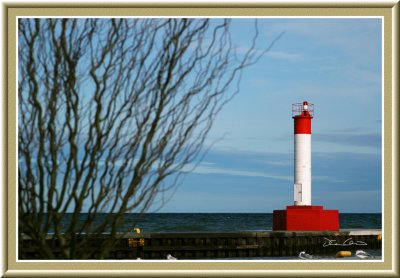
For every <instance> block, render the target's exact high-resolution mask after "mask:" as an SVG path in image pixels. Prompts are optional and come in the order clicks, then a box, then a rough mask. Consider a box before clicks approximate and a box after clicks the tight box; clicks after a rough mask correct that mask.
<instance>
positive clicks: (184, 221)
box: [63, 213, 382, 232]
mask: <svg viewBox="0 0 400 278" xmlns="http://www.w3.org/2000/svg"><path fill="white" fill-rule="evenodd" d="M70 217H71V215H69V214H67V215H65V217H64V218H63V225H64V228H66V227H67V225H68V223H69V219H70ZM104 217H107V214H99V215H98V216H97V221H98V222H101V220H102V219H103V218H104ZM85 218H86V214H81V219H82V220H83V219H85ZM339 218H340V228H341V229H381V228H382V215H381V214H380V213H340V215H339ZM133 227H139V228H141V229H143V231H144V232H236V231H259V230H272V213H146V214H143V215H138V214H135V213H130V214H125V215H124V217H123V219H122V221H121V224H120V225H119V227H118V230H119V231H121V232H124V231H128V230H130V229H132V228H133Z"/></svg>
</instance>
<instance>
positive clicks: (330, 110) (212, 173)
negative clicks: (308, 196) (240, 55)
mask: <svg viewBox="0 0 400 278" xmlns="http://www.w3.org/2000/svg"><path fill="white" fill-rule="evenodd" d="M258 24H259V31H260V35H259V43H258V46H257V47H258V49H259V50H260V51H262V49H263V48H266V47H268V45H269V44H270V43H271V42H272V41H273V40H274V38H276V37H278V36H279V34H281V33H282V32H284V34H283V36H282V37H281V38H280V39H279V40H278V41H277V42H276V43H275V44H274V46H273V48H272V49H271V50H270V51H269V52H268V53H266V54H265V55H263V56H262V57H261V59H260V60H259V61H258V63H257V64H256V65H253V66H252V67H250V68H247V69H246V70H245V71H244V73H243V75H242V79H241V84H240V92H239V94H238V95H237V96H236V97H235V98H234V99H233V100H232V101H230V102H229V103H228V104H227V105H226V106H225V107H224V108H223V109H222V111H221V112H220V114H219V115H218V117H217V119H216V121H215V123H214V126H213V128H212V130H211V131H210V134H209V136H208V140H207V142H206V147H207V148H208V149H209V150H208V151H207V153H206V155H205V156H204V157H203V159H202V161H201V162H200V163H199V165H198V166H197V168H196V169H195V170H193V171H192V172H188V173H187V174H186V175H185V177H184V179H183V181H182V182H181V184H180V185H179V186H178V187H176V188H175V190H174V191H170V192H168V193H167V196H163V197H164V198H167V199H169V202H167V203H166V204H165V205H164V206H163V207H162V208H161V209H159V204H160V201H159V200H158V201H156V202H155V204H154V206H153V207H152V208H151V209H150V211H149V212H207V213H208V212H209V213H211V212H231V213H241V212H243V213H244V212H250V213H270V212H272V211H273V210H274V209H284V208H285V207H286V206H287V205H292V204H293V167H294V165H293V119H292V117H291V116H292V114H291V106H292V103H298V102H302V101H305V100H306V101H308V102H310V103H313V104H314V105H315V115H314V119H313V122H312V132H313V134H312V203H313V205H323V206H324V207H325V208H326V209H338V210H339V211H340V212H344V213H346V212H348V213H349V212H360V213H379V212H381V207H382V200H381V199H382V195H381V191H382V190H381V188H382V166H381V165H382V148H381V142H382V78H381V77H382V67H381V64H382V47H381V44H382V38H381V37H382V30H381V19H379V18H268V19H267V18H263V19H259V22H258ZM253 27H254V22H253V21H252V20H249V19H235V20H233V22H232V29H231V31H232V38H233V40H234V41H235V42H236V46H237V49H238V51H242V50H245V48H246V46H245V44H244V43H245V42H246V41H248V40H249V39H250V38H251V37H250V36H251V34H252V30H253ZM188 168H189V167H188Z"/></svg>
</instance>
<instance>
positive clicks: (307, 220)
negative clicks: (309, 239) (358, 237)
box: [272, 206, 339, 231]
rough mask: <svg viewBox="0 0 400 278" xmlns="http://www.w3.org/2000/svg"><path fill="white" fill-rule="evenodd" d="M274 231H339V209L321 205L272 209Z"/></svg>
mask: <svg viewBox="0 0 400 278" xmlns="http://www.w3.org/2000/svg"><path fill="white" fill-rule="evenodd" d="M272 229H273V230H274V231H276V230H282V231H339V211H338V210H324V208H323V206H287V207H286V210H274V218H273V227H272Z"/></svg>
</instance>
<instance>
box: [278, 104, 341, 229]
mask: <svg viewBox="0 0 400 278" xmlns="http://www.w3.org/2000/svg"><path fill="white" fill-rule="evenodd" d="M313 117H314V104H310V103H308V102H307V101H304V102H303V103H295V104H292V118H293V120H294V205H291V206H286V209H285V210H274V213H273V224H272V229H273V230H274V231H279V230H281V231H339V211H338V210H326V209H324V207H323V206H316V205H311V120H312V118H313Z"/></svg>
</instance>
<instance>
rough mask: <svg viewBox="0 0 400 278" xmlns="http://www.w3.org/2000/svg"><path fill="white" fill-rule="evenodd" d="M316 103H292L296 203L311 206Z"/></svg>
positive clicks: (296, 204)
mask: <svg viewBox="0 0 400 278" xmlns="http://www.w3.org/2000/svg"><path fill="white" fill-rule="evenodd" d="M313 116H314V104H308V102H307V101H304V102H303V103H295V104H292V118H293V119H294V205H295V206H311V120H312V118H313Z"/></svg>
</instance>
